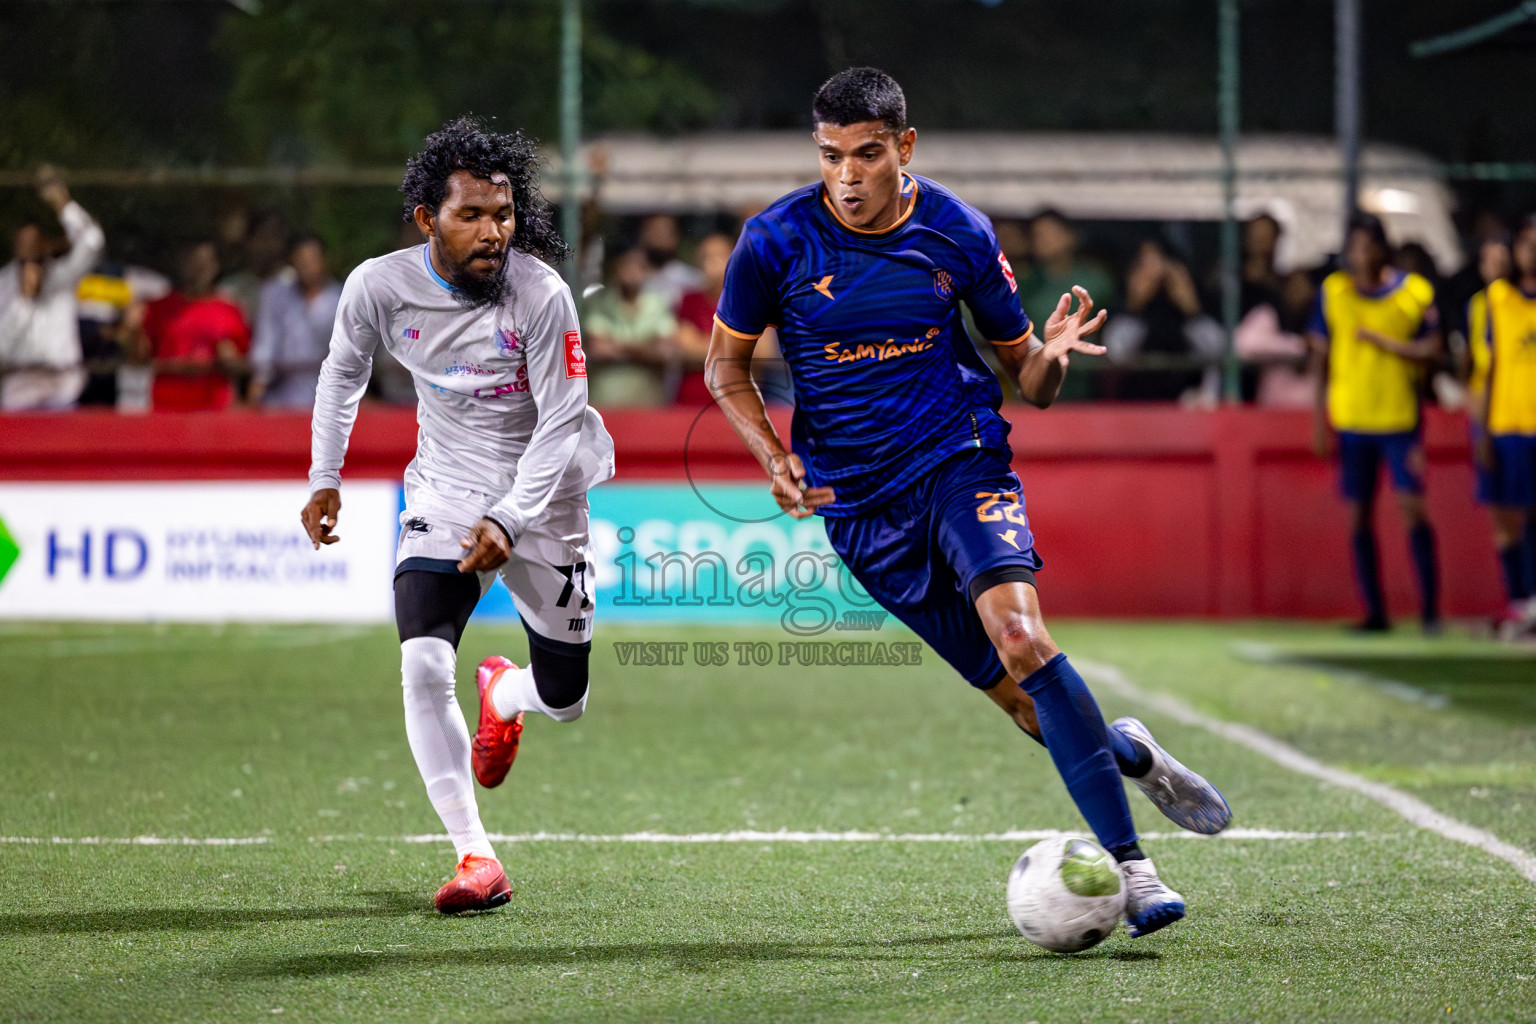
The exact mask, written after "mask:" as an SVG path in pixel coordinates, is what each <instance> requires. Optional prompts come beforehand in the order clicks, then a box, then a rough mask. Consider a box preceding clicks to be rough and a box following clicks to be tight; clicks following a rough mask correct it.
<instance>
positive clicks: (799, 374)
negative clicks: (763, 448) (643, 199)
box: [716, 175, 1032, 516]
mask: <svg viewBox="0 0 1536 1024" xmlns="http://www.w3.org/2000/svg"><path fill="white" fill-rule="evenodd" d="M902 192H903V195H905V196H908V197H909V198H910V202H909V203H908V205H907V209H906V212H905V213H904V214H903V215H902V217H901V219H900V220H899V221H898V222H897V223H896V224H895V225H893V226H892V227H890V228H888V229H886V230H884V231H879V232H871V231H864V230H861V229H858V228H853V227H849V226H848V225H847V224H845V223H843V221H842V219H841V218H840V217H839V216H838V215H837V213H836V212H835V211H834V210H833V208H832V206H831V204H830V202H829V201H828V199H827V197H826V193H825V190H824V188H823V187H822V186H821V185H811V186H807V187H805V188H802V189H798V190H796V191H794V192H791V193H790V194H789V195H787V196H784V197H783V198H782V199H780V200H779V201H778V202H776V203H774V204H773V205H772V206H770V207H768V209H766V210H764V211H763V212H762V213H759V214H758V215H756V216H755V217H752V218H751V219H750V220H748V221H747V223H746V226H745V228H743V230H742V233H741V239H740V241H738V242H737V243H736V251H735V252H733V253H732V254H731V261H730V264H729V265H728V266H727V268H726V272H725V288H724V291H723V292H722V293H721V295H720V304H719V306H718V308H717V310H716V320H717V321H718V322H719V323H720V325H721V326H722V327H723V328H724V329H725V330H727V331H729V332H730V333H732V334H734V335H736V336H738V337H742V338H755V337H757V336H758V335H760V334H762V333H763V331H764V329H765V328H767V327H769V326H770V325H771V326H774V327H776V328H777V329H778V333H779V345H780V347H781V348H782V349H783V351H784V358H785V361H786V362H787V363H788V364H789V369H790V375H791V376H792V377H793V379H794V384H795V417H794V425H793V433H792V437H793V447H794V450H795V452H796V453H797V454H799V455H800V457H801V458H802V459H803V460H804V461H805V464H806V476H807V479H808V482H809V483H810V484H811V485H812V486H818V487H820V486H827V487H832V488H833V489H834V490H835V491H836V493H837V501H836V502H834V503H833V504H830V505H825V506H823V507H822V508H821V510H820V511H821V513H822V514H823V515H828V516H850V515H856V514H858V513H860V512H863V511H865V510H867V509H870V508H873V507H874V506H877V505H879V504H881V503H883V502H885V501H888V500H890V498H891V497H892V496H893V495H895V494H896V493H897V492H899V491H900V490H902V489H903V488H904V487H906V486H908V484H909V483H910V482H911V481H912V480H914V479H916V478H917V477H919V476H921V475H922V474H923V473H925V472H927V471H928V470H930V469H932V468H933V467H935V466H937V465H938V464H939V463H940V462H943V461H944V460H945V459H946V458H948V457H949V456H951V455H954V454H955V453H956V452H958V451H962V450H964V449H966V448H992V449H997V450H1000V451H1002V452H1004V453H1005V454H1008V455H1009V456H1010V457H1011V452H1010V451H1009V448H1008V429H1009V428H1008V423H1007V421H1006V420H1004V419H1003V418H1002V417H1001V416H999V415H998V413H997V409H998V406H999V405H1001V404H1002V399H1003V395H1002V390H1001V389H1000V388H999V387H998V384H997V378H996V377H995V376H994V375H993V373H992V371H991V369H990V368H989V367H988V366H987V364H986V362H985V361H984V360H983V359H982V358H981V355H980V353H978V352H977V351H976V347H975V345H973V344H972V343H971V340H970V337H969V336H968V335H967V334H966V330H965V325H964V321H963V319H962V316H961V313H960V303H961V302H964V303H966V305H967V306H969V307H970V309H971V314H972V316H973V317H974V319H975V322H976V326H977V327H978V329H979V330H980V331H981V333H982V335H983V336H984V337H986V338H987V339H989V340H992V341H996V342H1000V343H1009V344H1019V343H1024V342H1026V341H1027V340H1028V338H1029V336H1030V333H1031V330H1032V328H1031V327H1030V323H1029V317H1028V316H1026V315H1025V313H1024V309H1023V307H1022V306H1021V305H1020V304H1019V297H1018V285H1017V284H1016V282H1015V281H1014V277H1013V270H1012V268H1010V267H1009V266H1008V260H1007V258H1006V257H1005V256H1004V255H1003V254H1002V251H1001V250H1000V249H999V248H998V244H997V238H996V236H995V235H994V234H993V232H992V225H991V222H990V221H988V220H987V218H986V217H985V216H984V215H983V214H981V213H979V212H978V211H976V210H974V209H972V208H971V207H969V206H967V205H966V204H965V203H963V202H961V201H960V199H959V198H957V197H956V196H955V195H954V194H953V193H951V192H950V191H949V190H948V189H946V188H944V187H943V186H942V185H939V184H938V183H937V182H934V181H930V180H929V179H927V178H921V177H916V176H914V175H903V180H902Z"/></svg>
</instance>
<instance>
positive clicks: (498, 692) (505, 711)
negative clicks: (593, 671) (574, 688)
mask: <svg viewBox="0 0 1536 1024" xmlns="http://www.w3.org/2000/svg"><path fill="white" fill-rule="evenodd" d="M491 707H492V708H494V709H495V711H496V714H497V715H498V716H499V717H500V718H502V719H503V720H506V719H510V718H512V717H514V716H515V715H516V714H517V713H518V712H519V711H537V712H538V713H539V714H541V715H548V716H549V717H550V718H553V719H554V720H555V721H557V722H574V721H576V719H578V718H580V717H581V713H582V712H583V711H585V710H586V709H587V694H586V693H583V694H582V695H581V700H579V701H577V702H576V703H575V704H572V705H571V706H570V707H568V708H552V707H550V706H549V705H548V704H545V703H544V699H543V698H542V697H540V696H539V688H538V686H537V685H536V684H535V683H534V681H533V669H532V668H531V667H528V666H524V667H522V668H509V669H503V670H502V673H501V675H500V676H499V677H497V679H496V685H495V686H493V687H491Z"/></svg>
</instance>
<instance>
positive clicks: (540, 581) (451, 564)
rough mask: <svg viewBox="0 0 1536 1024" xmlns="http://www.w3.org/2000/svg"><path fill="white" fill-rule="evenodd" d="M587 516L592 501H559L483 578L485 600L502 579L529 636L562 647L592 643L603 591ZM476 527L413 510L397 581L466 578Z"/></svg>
mask: <svg viewBox="0 0 1536 1024" xmlns="http://www.w3.org/2000/svg"><path fill="white" fill-rule="evenodd" d="M587 512H588V506H587V496H586V495H585V494H578V495H575V496H573V497H568V498H557V499H555V500H553V501H551V502H550V503H549V506H548V507H547V508H546V509H545V510H544V513H543V514H542V515H540V516H539V517H538V519H536V520H535V521H533V522H532V523H529V524H528V528H527V529H526V530H524V531H523V535H522V536H521V537H519V538H517V543H516V544H515V545H514V546H513V548H512V557H511V558H510V559H508V560H507V564H505V565H503V566H502V567H501V568H500V569H495V570H492V571H490V572H482V573H479V574H478V575H479V576H480V594H481V596H484V594H485V592H486V591H487V590H489V589H490V588H491V585H492V584H493V583H494V582H495V580H496V577H497V575H500V576H501V581H502V582H503V583H505V584H506V586H507V589H508V590H509V591H511V592H512V603H513V604H515V605H516V606H517V613H518V614H519V615H521V616H522V617H523V622H525V623H526V624H527V626H528V628H529V629H531V630H533V631H534V632H535V633H537V634H539V635H540V636H542V637H544V638H545V639H548V640H556V641H559V642H562V643H570V644H582V643H587V642H590V641H591V639H592V613H593V611H594V610H595V608H594V595H595V594H596V590H595V588H594V587H593V585H592V576H591V569H590V567H591V565H592V535H591V533H590V531H589V530H588V527H587ZM464 518H466V519H468V518H469V517H467V516H466V517H464ZM473 525H474V521H473V520H471V521H470V522H452V521H449V520H447V519H445V518H444V517H442V516H439V515H433V516H421V515H418V514H416V513H415V512H412V511H411V510H410V509H406V510H405V511H404V512H402V513H400V544H399V547H398V548H397V549H396V551H395V574H396V575H399V574H400V573H402V572H408V571H410V570H413V569H422V570H426V571H427V572H458V571H459V569H458V562H459V560H460V559H461V558H463V557H464V553H465V549H464V548H463V547H460V546H459V541H461V540H463V539H464V538H466V537H468V536H469V531H470V528H471V527H472V526H473Z"/></svg>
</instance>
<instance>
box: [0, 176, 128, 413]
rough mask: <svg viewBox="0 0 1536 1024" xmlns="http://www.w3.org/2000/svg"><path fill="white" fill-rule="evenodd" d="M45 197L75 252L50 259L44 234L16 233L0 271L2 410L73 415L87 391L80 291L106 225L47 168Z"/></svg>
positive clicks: (33, 228) (27, 229)
mask: <svg viewBox="0 0 1536 1024" xmlns="http://www.w3.org/2000/svg"><path fill="white" fill-rule="evenodd" d="M38 194H39V195H40V196H42V198H43V201H44V202H45V203H47V204H48V205H49V206H50V207H52V208H53V212H54V213H55V214H56V215H57V216H58V218H59V222H60V223H61V224H63V225H64V234H65V236H66V237H67V238H68V239H69V251H68V252H67V253H65V254H64V255H62V256H52V255H51V254H50V253H49V252H48V245H47V241H46V240H45V239H44V237H43V232H42V229H41V228H39V227H38V226H37V225H36V224H27V225H24V226H23V227H22V228H21V229H20V230H19V231H17V232H16V236H15V240H14V243H13V246H12V252H13V255H14V259H13V260H12V261H11V262H10V263H8V264H7V265H6V266H5V267H3V268H0V410H5V411H7V412H9V411H14V410H22V409H68V408H71V407H73V406H74V404H75V402H76V401H77V400H78V399H79V397H80V392H81V390H82V389H83V388H84V387H85V368H84V366H83V365H82V357H81V354H80V324H79V319H78V318H79V309H78V306H77V303H76V299H75V289H76V287H77V286H78V285H79V283H80V279H81V278H82V277H84V276H85V275H86V273H87V272H88V271H90V269H91V267H93V266H94V265H95V264H96V260H97V259H99V258H100V256H101V253H102V250H103V249H104V248H106V236H105V235H103V234H102V231H101V226H100V225H98V224H97V223H96V221H95V220H93V219H92V218H91V215H90V214H88V213H86V212H85V211H84V210H83V209H81V207H80V204H79V203H77V202H75V201H73V200H72V199H70V197H69V189H67V188H65V187H64V182H63V181H61V180H60V179H59V177H58V175H57V174H56V173H54V172H53V171H52V170H51V169H48V168H44V169H43V171H42V172H41V173H40V174H39V176H38Z"/></svg>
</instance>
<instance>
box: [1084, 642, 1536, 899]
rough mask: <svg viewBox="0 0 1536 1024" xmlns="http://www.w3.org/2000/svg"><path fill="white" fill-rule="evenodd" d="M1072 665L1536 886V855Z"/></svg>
mask: <svg viewBox="0 0 1536 1024" xmlns="http://www.w3.org/2000/svg"><path fill="white" fill-rule="evenodd" d="M1073 664H1075V665H1076V666H1077V668H1078V671H1080V672H1082V673H1083V675H1085V676H1087V677H1088V678H1090V679H1092V680H1093V681H1094V682H1098V683H1103V684H1104V685H1105V686H1106V687H1108V688H1109V689H1111V690H1114V691H1115V692H1116V693H1119V694H1120V695H1121V696H1123V697H1129V698H1130V699H1132V700H1135V701H1139V702H1141V703H1143V704H1146V705H1147V706H1149V707H1152V708H1155V709H1157V710H1158V711H1160V712H1162V713H1163V714H1165V715H1167V716H1168V717H1169V718H1172V719H1174V720H1175V721H1178V722H1182V723H1184V724H1185V725H1193V726H1198V727H1199V728H1201V729H1204V730H1205V731H1207V732H1210V733H1214V734H1215V735H1217V736H1220V737H1221V738H1222V739H1225V740H1230V741H1231V742H1233V743H1236V744H1238V745H1239V746H1243V747H1247V748H1248V749H1249V750H1252V751H1254V752H1256V753H1259V754H1262V755H1264V756H1265V757H1267V758H1269V759H1270V760H1271V761H1273V762H1275V763H1276V764H1278V765H1282V766H1283V767H1286V768H1289V769H1291V771H1293V772H1298V773H1300V774H1302V775H1310V776H1312V777H1313V778H1314V779H1321V780H1322V781H1323V782H1326V783H1329V784H1330V785H1334V786H1338V787H1339V788H1340V789H1349V790H1353V791H1354V792H1356V793H1360V794H1361V795H1363V796H1367V797H1370V798H1371V799H1372V800H1374V801H1376V802H1377V803H1379V804H1381V805H1382V806H1383V807H1385V808H1387V809H1388V810H1390V811H1393V812H1394V813H1396V814H1397V815H1398V816H1399V817H1401V818H1402V819H1403V820H1404V821H1406V822H1408V823H1409V824H1410V825H1413V826H1415V827H1417V828H1422V829H1427V830H1428V831H1430V832H1436V833H1438V834H1440V835H1442V836H1444V837H1445V838H1447V839H1450V840H1453V841H1455V842H1458V843H1465V844H1466V845H1467V846H1471V847H1474V848H1476V849H1479V850H1482V851H1483V852H1484V853H1487V854H1490V855H1492V856H1494V857H1497V858H1499V859H1500V860H1502V861H1505V862H1506V863H1508V864H1509V865H1511V866H1512V867H1513V868H1514V869H1515V870H1516V871H1518V872H1520V874H1521V875H1523V876H1524V877H1525V878H1526V879H1527V880H1528V881H1532V882H1536V856H1532V855H1531V854H1530V853H1529V852H1527V851H1525V850H1522V849H1521V848H1520V847H1518V846H1515V845H1513V844H1511V843H1506V842H1505V841H1504V840H1502V839H1500V838H1499V837H1498V836H1496V835H1494V834H1493V833H1492V832H1488V831H1485V830H1484V829H1480V828H1477V827H1476V826H1473V825H1468V824H1467V823H1466V822H1464V821H1458V820H1456V819H1455V818H1452V817H1450V816H1449V815H1446V814H1442V813H1440V812H1439V811H1437V810H1435V809H1434V808H1433V807H1431V806H1429V804H1427V803H1425V802H1424V801H1422V800H1420V799H1419V798H1418V797H1414V796H1409V795H1408V794H1407V793H1404V792H1403V791H1402V790H1400V789H1395V788H1393V787H1392V786H1389V785H1387V784H1386V783H1383V782H1372V781H1371V780H1370V779H1367V778H1364V777H1363V776H1360V775H1356V774H1355V773H1354V772H1348V771H1345V770H1344V769H1342V768H1335V767H1334V766H1333V765H1330V764H1324V763H1323V762H1322V761H1319V760H1317V759H1316V758H1312V757H1308V756H1307V755H1306V754H1303V753H1302V752H1301V751H1299V750H1297V749H1296V748H1295V747H1293V746H1291V745H1290V744H1288V743H1285V742H1284V741H1282V740H1278V739H1276V738H1275V737H1273V736H1271V735H1269V733H1267V732H1262V731H1260V730H1258V729H1255V728H1253V727H1252V726H1248V725H1240V724H1238V723H1236V722H1227V721H1223V720H1222V719H1220V718H1213V717H1211V716H1210V715H1206V714H1202V713H1201V712H1199V711H1196V710H1195V709H1194V708H1192V707H1190V706H1189V705H1188V704H1185V703H1184V702H1183V701H1181V700H1179V699H1178V698H1177V697H1172V696H1169V695H1168V694H1165V693H1151V692H1149V691H1147V690H1143V689H1142V688H1141V687H1139V686H1137V685H1136V684H1135V683H1133V682H1131V681H1130V680H1129V679H1128V678H1126V675H1125V673H1124V672H1122V671H1120V669H1118V668H1116V667H1115V666H1114V665H1109V664H1106V663H1104V662H1097V661H1081V660H1076V659H1074V661H1073Z"/></svg>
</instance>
